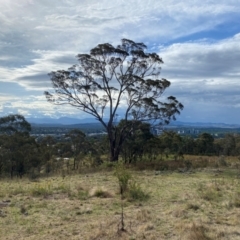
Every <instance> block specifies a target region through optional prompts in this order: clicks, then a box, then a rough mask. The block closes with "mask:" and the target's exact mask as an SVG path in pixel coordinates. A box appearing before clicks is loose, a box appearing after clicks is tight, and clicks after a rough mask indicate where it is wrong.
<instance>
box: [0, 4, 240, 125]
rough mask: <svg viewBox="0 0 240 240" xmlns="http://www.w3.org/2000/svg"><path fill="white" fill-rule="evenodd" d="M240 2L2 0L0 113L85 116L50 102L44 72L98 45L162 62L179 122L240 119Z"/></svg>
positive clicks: (66, 65) (64, 65) (69, 62)
mask: <svg viewBox="0 0 240 240" xmlns="http://www.w3.org/2000/svg"><path fill="white" fill-rule="evenodd" d="M239 16H240V0H204V1H202V0H183V1H179V0H161V1H160V0H144V1H142V0H128V1H126V0H125V1H124V0H114V1H112V0H101V1H99V0H51V1H49V0H0V117H1V116H6V115H8V114H22V115H24V116H25V117H26V118H32V117H34V118H42V117H52V118H58V117H77V118H87V117H89V116H88V115H86V114H85V113H83V112H80V111H79V110H77V109H75V108H73V107H68V106H55V105H52V104H50V103H48V102H47V101H46V99H45V96H44V95H43V92H44V91H51V82H50V78H49V76H48V73H50V72H51V71H56V70H60V69H67V68H69V67H71V66H72V65H73V64H76V63H77V59H76V57H75V56H76V55H77V54H79V53H89V51H90V50H91V49H92V48H93V47H95V46H97V45H98V44H100V43H111V44H113V45H114V46H115V45H117V44H119V43H120V41H121V39H122V38H127V39H131V40H133V41H135V42H143V43H145V44H146V45H147V46H148V51H149V52H156V53H158V54H159V55H160V57H161V58H162V59H163V61H164V64H163V65H162V72H161V77H163V78H166V79H168V80H169V81H170V82H171V86H170V88H169V89H168V90H167V91H166V93H165V96H169V95H173V96H175V97H176V98H177V99H178V100H179V101H180V102H181V103H182V104H183V105H184V110H183V111H182V112H181V115H179V116H178V117H177V120H178V121H183V122H213V123H228V124H240V18H239Z"/></svg>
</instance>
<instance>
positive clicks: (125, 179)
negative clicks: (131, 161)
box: [114, 163, 132, 197]
mask: <svg viewBox="0 0 240 240" xmlns="http://www.w3.org/2000/svg"><path fill="white" fill-rule="evenodd" d="M114 175H115V176H116V177H117V178H118V183H119V188H120V189H119V190H120V194H121V195H122V197H123V196H124V195H125V193H126V192H127V189H128V183H129V180H130V179H131V178H132V176H131V173H130V172H129V171H128V170H127V169H126V168H125V166H124V165H123V163H119V164H118V165H117V166H116V168H115V172H114Z"/></svg>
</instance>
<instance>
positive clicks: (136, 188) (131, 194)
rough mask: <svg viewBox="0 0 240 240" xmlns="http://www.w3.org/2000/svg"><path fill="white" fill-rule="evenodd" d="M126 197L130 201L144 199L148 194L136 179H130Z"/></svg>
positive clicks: (148, 196)
mask: <svg viewBox="0 0 240 240" xmlns="http://www.w3.org/2000/svg"><path fill="white" fill-rule="evenodd" d="M127 197H128V199H129V200H130V201H146V200H148V199H149V198H150V195H149V194H148V193H145V192H144V191H143V190H142V188H141V186H140V184H138V183H137V182H136V181H130V182H129V188H128V192H127Z"/></svg>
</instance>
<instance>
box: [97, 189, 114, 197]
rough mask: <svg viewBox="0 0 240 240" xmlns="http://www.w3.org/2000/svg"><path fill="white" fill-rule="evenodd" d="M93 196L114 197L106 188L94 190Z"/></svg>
mask: <svg viewBox="0 0 240 240" xmlns="http://www.w3.org/2000/svg"><path fill="white" fill-rule="evenodd" d="M93 196H95V197H99V198H110V197H112V194H111V193H110V192H108V191H106V190H103V189H101V188H98V189H96V190H95V191H94V194H93Z"/></svg>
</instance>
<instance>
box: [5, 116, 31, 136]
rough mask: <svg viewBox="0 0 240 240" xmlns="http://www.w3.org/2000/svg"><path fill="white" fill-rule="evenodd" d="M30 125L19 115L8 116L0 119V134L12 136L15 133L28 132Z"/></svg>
mask: <svg viewBox="0 0 240 240" xmlns="http://www.w3.org/2000/svg"><path fill="white" fill-rule="evenodd" d="M30 131H31V124H30V123H29V122H28V121H26V119H25V118H24V116H22V115H20V114H10V115H8V116H4V117H1V118H0V133H1V134H13V133H16V132H30Z"/></svg>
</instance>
